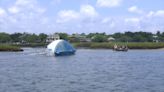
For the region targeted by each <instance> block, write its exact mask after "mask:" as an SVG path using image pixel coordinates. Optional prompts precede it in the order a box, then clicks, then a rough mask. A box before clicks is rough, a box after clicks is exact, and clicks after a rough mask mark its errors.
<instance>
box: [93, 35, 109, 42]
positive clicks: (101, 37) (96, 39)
mask: <svg viewBox="0 0 164 92" xmlns="http://www.w3.org/2000/svg"><path fill="white" fill-rule="evenodd" d="M92 41H93V42H106V41H107V37H106V36H105V35H95V36H94V37H93V38H92Z"/></svg>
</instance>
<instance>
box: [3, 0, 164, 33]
mask: <svg viewBox="0 0 164 92" xmlns="http://www.w3.org/2000/svg"><path fill="white" fill-rule="evenodd" d="M158 30H159V31H161V32H164V0H0V32H7V33H15V32H29V33H49V34H50V33H55V32H65V33H69V34H72V33H93V32H99V33H101V32H106V33H109V34H112V33H116V32H125V31H131V32H136V31H145V32H153V33H156V32H157V31H158Z"/></svg>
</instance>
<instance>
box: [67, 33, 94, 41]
mask: <svg viewBox="0 0 164 92" xmlns="http://www.w3.org/2000/svg"><path fill="white" fill-rule="evenodd" d="M69 38H71V41H72V42H91V39H90V38H86V36H83V35H80V34H74V35H71V36H69Z"/></svg>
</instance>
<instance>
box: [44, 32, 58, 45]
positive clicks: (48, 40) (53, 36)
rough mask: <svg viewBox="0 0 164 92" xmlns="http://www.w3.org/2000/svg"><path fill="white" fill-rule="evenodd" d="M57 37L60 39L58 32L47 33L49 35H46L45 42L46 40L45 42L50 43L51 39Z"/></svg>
mask: <svg viewBox="0 0 164 92" xmlns="http://www.w3.org/2000/svg"><path fill="white" fill-rule="evenodd" d="M59 39H60V36H59V34H57V33H54V34H52V35H49V36H48V37H47V39H46V42H47V43H50V42H52V41H55V40H59Z"/></svg>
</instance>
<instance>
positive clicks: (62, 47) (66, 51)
mask: <svg viewBox="0 0 164 92" xmlns="http://www.w3.org/2000/svg"><path fill="white" fill-rule="evenodd" d="M47 49H48V50H50V51H51V52H52V53H53V54H55V56H63V55H72V54H75V52H76V50H75V48H74V47H73V46H72V45H71V44H70V43H69V42H67V41H65V40H55V41H53V42H51V43H50V44H48V45H47Z"/></svg>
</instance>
